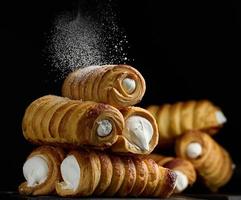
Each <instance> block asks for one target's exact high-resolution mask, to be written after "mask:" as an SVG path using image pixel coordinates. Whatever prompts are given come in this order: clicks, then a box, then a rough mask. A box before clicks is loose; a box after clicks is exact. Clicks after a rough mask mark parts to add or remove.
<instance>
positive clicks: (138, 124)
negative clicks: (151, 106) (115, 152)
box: [126, 115, 153, 151]
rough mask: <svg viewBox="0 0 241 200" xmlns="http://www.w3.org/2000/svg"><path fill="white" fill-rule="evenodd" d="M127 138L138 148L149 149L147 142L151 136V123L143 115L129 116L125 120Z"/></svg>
mask: <svg viewBox="0 0 241 200" xmlns="http://www.w3.org/2000/svg"><path fill="white" fill-rule="evenodd" d="M126 130H127V132H128V134H127V138H128V140H129V141H130V142H132V143H134V144H135V145H136V146H137V147H138V148H140V149H141V150H144V151H149V143H150V141H151V138H152V136H153V127H152V124H151V123H150V122H149V121H148V120H147V119H146V118H144V117H141V116H137V115H134V116H131V117H129V118H128V119H127V120H126Z"/></svg>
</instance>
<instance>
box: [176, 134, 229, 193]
mask: <svg viewBox="0 0 241 200" xmlns="http://www.w3.org/2000/svg"><path fill="white" fill-rule="evenodd" d="M191 142H197V143H199V144H200V145H201V146H202V154H201V156H199V157H197V158H196V159H191V158H189V157H188V156H187V154H186V149H187V145H188V144H189V143H191ZM176 154H177V155H178V156H179V157H181V158H184V159H188V160H189V161H190V162H191V163H192V164H193V165H194V167H195V169H196V170H197V172H198V174H199V175H200V176H201V177H202V179H203V182H204V183H205V185H206V186H207V187H208V188H209V189H210V190H212V191H217V190H218V188H219V187H221V186H223V185H225V184H226V183H227V182H228V181H229V180H230V178H231V176H232V173H233V170H232V159H231V157H230V156H229V154H228V152H227V151H226V150H225V149H224V148H223V147H221V146H220V145H219V144H218V143H217V142H215V141H214V140H213V139H212V138H211V137H210V136H209V135H208V134H206V133H204V132H200V131H192V132H188V133H185V134H184V135H183V136H182V137H180V138H179V139H178V140H177V142H176Z"/></svg>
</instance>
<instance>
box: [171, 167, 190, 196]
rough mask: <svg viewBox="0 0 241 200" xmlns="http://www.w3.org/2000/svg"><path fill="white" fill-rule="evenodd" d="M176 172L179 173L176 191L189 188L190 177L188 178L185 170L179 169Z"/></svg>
mask: <svg viewBox="0 0 241 200" xmlns="http://www.w3.org/2000/svg"><path fill="white" fill-rule="evenodd" d="M174 172H175V173H176V175H177V180H176V187H175V193H180V192H182V191H183V190H185V189H186V188H187V186H188V179H187V176H186V175H185V174H184V173H183V172H181V171H179V170H174Z"/></svg>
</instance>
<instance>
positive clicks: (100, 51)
mask: <svg viewBox="0 0 241 200" xmlns="http://www.w3.org/2000/svg"><path fill="white" fill-rule="evenodd" d="M128 48H129V44H128V40H127V36H126V35H125V34H124V31H123V30H121V29H120V27H119V26H118V22H117V16H116V13H115V12H114V11H113V9H112V6H111V5H110V4H107V5H101V7H99V8H98V9H97V10H96V12H94V13H93V12H92V15H91V17H90V15H89V13H88V15H86V14H84V12H81V10H78V13H77V16H75V17H73V14H71V13H64V14H61V15H59V16H57V17H56V20H55V21H54V23H53V28H52V29H51V34H50V37H49V38H48V45H47V57H48V62H49V63H50V65H51V66H52V67H53V68H51V69H52V70H54V71H57V72H58V75H59V78H62V77H64V76H65V75H66V74H67V73H69V72H70V71H73V70H75V69H77V68H81V67H87V66H90V65H104V64H120V63H127V62H129V61H130V60H131V59H129V57H128V56H127V50H128Z"/></svg>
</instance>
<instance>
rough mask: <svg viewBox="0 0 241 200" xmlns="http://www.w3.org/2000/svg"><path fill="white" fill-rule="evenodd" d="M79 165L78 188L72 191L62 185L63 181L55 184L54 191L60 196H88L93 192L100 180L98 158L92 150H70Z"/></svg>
mask: <svg viewBox="0 0 241 200" xmlns="http://www.w3.org/2000/svg"><path fill="white" fill-rule="evenodd" d="M70 155H73V156H74V157H75V158H76V160H77V162H78V164H79V167H80V171H81V173H80V180H79V185H78V188H77V189H76V190H75V191H73V190H71V189H67V188H65V187H64V183H63V182H59V183H57V184H56V192H57V194H58V195H60V196H89V195H91V194H93V192H94V190H95V189H96V187H97V185H98V183H99V180H100V173H101V171H100V160H99V157H98V156H97V154H96V153H94V152H93V151H88V152H86V151H84V150H81V151H79V152H78V151H71V152H70V153H69V154H68V156H70Z"/></svg>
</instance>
